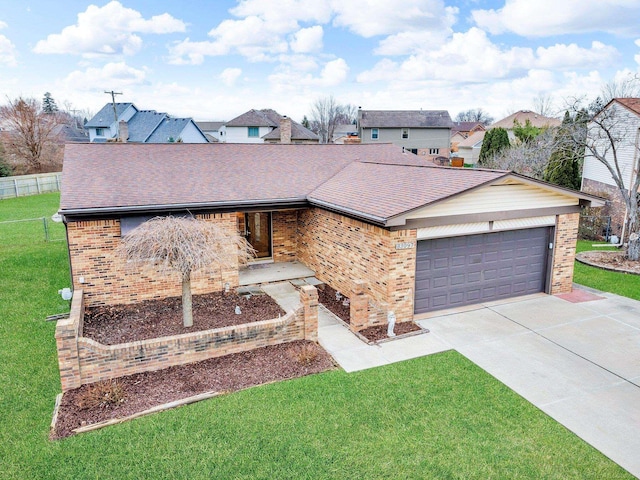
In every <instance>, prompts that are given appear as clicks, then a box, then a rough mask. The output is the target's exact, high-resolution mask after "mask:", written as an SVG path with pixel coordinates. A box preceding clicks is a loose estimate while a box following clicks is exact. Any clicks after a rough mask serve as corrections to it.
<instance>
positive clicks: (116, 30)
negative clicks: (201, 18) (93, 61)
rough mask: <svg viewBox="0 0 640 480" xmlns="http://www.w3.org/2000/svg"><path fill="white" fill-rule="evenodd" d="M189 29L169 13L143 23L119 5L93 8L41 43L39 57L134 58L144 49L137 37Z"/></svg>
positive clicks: (38, 51)
mask: <svg viewBox="0 0 640 480" xmlns="http://www.w3.org/2000/svg"><path fill="white" fill-rule="evenodd" d="M185 29H186V25H185V23H184V22H182V20H178V19H176V18H174V17H172V16H171V15H169V14H168V13H163V14H162V15H156V16H153V17H151V18H150V19H148V20H147V19H144V18H143V17H142V15H141V14H140V12H138V11H136V10H133V9H131V8H126V7H124V6H122V4H121V3H120V2H118V1H112V2H109V3H107V4H106V5H105V6H104V7H97V6H95V5H90V6H89V7H87V10H86V11H84V12H82V13H79V14H78V22H77V23H76V24H75V25H70V26H68V27H65V28H64V29H63V30H62V32H61V33H55V34H51V35H49V36H48V37H47V38H46V40H40V41H39V42H38V43H37V44H36V46H35V47H34V49H33V51H34V52H36V53H66V54H74V55H83V56H85V57H92V56H102V55H117V54H124V55H133V54H135V53H136V52H138V51H139V50H140V48H141V47H142V38H140V37H139V36H138V35H136V33H154V34H164V33H171V32H184V31H185Z"/></svg>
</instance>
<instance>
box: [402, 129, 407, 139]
mask: <svg viewBox="0 0 640 480" xmlns="http://www.w3.org/2000/svg"><path fill="white" fill-rule="evenodd" d="M402 138H409V129H408V128H403V129H402Z"/></svg>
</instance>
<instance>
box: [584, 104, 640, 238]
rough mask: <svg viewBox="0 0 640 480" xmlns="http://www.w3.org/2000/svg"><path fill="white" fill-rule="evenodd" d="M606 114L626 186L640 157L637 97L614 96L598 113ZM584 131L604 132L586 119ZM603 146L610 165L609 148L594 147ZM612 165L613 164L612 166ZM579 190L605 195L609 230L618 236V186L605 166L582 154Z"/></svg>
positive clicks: (621, 207)
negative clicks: (609, 221) (586, 127)
mask: <svg viewBox="0 0 640 480" xmlns="http://www.w3.org/2000/svg"><path fill="white" fill-rule="evenodd" d="M600 115H607V116H608V117H609V118H610V120H608V121H606V122H607V123H610V124H611V125H612V128H611V133H612V134H613V136H614V138H616V139H617V140H616V142H615V143H616V149H615V155H616V157H617V159H618V164H619V167H620V176H621V177H622V180H623V181H624V187H625V188H626V189H629V188H630V185H631V182H632V176H633V175H634V169H636V168H637V164H638V158H640V98H614V99H613V100H611V101H610V102H609V103H608V104H607V105H605V107H604V108H603V109H602V111H601V112H600V113H599V114H598V116H600ZM587 130H588V132H589V133H590V135H591V136H592V137H594V138H596V137H597V136H600V135H602V134H604V133H605V132H603V131H600V130H599V129H598V126H597V124H596V123H593V122H592V123H590V124H589V126H588V129H587ZM598 150H599V151H600V152H604V151H605V150H607V156H606V158H607V161H608V162H609V163H610V164H611V165H612V166H613V165H614V161H613V155H614V152H613V149H612V148H611V145H610V144H603V145H602V147H600V148H599V149H598ZM614 168H615V167H614ZM582 191H584V192H588V193H592V194H595V195H600V196H605V197H607V198H608V199H609V202H608V208H607V213H608V214H609V215H610V216H611V229H612V233H614V234H616V235H618V237H622V236H623V235H624V232H623V230H624V228H623V227H624V223H625V218H626V206H625V202H624V200H623V199H622V195H621V194H620V189H619V188H618V186H617V185H616V183H615V181H614V180H613V178H612V176H611V173H610V172H609V170H608V169H607V167H606V166H605V165H604V164H602V163H601V162H599V161H598V160H596V159H595V158H593V157H591V156H588V155H586V156H585V159H584V164H583V168H582Z"/></svg>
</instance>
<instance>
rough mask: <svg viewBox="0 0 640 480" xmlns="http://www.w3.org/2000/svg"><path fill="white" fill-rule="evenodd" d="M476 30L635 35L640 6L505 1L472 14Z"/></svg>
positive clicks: (613, 1)
mask: <svg viewBox="0 0 640 480" xmlns="http://www.w3.org/2000/svg"><path fill="white" fill-rule="evenodd" d="M472 17H473V19H474V21H475V22H476V24H477V25H478V26H479V27H480V28H484V29H486V30H488V31H489V32H491V33H494V34H499V33H504V32H513V33H516V34H518V35H522V36H527V37H540V36H548V35H566V34H573V33H587V32H596V31H600V32H607V33H613V34H618V35H637V34H638V33H639V32H640V22H638V18H640V3H639V2H637V1H636V0H609V1H603V0H562V1H557V0H536V1H535V2H533V1H531V0H506V2H505V5H504V7H502V8H500V9H498V10H495V9H490V10H474V11H473V12H472Z"/></svg>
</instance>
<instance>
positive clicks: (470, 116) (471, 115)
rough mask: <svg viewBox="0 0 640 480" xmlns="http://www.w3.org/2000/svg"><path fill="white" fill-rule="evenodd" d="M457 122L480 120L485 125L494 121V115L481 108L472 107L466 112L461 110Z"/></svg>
mask: <svg viewBox="0 0 640 480" xmlns="http://www.w3.org/2000/svg"><path fill="white" fill-rule="evenodd" d="M455 121H456V122H479V123H482V124H483V125H490V124H492V123H493V117H492V116H491V115H489V114H488V113H487V112H485V111H484V110H482V109H481V108H471V109H469V110H465V111H464V112H459V113H458V114H457V115H456V118H455Z"/></svg>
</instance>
